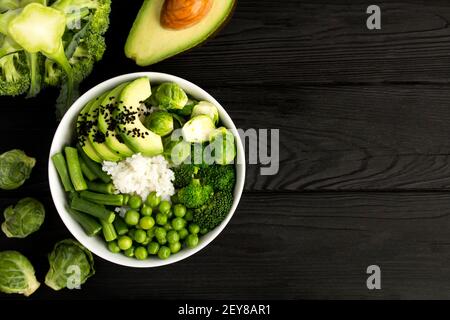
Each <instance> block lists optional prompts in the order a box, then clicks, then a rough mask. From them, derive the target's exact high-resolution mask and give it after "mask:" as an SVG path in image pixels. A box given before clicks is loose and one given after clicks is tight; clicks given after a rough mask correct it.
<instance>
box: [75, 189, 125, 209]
mask: <svg viewBox="0 0 450 320" xmlns="http://www.w3.org/2000/svg"><path fill="white" fill-rule="evenodd" d="M80 196H81V198H83V199H86V200H89V201H92V202H95V203H98V204H104V205H107V206H123V195H121V194H104V193H95V192H91V191H81V192H80Z"/></svg>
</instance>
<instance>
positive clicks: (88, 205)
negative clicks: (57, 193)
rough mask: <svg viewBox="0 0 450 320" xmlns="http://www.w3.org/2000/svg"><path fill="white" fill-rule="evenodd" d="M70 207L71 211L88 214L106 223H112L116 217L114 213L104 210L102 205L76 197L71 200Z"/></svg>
mask: <svg viewBox="0 0 450 320" xmlns="http://www.w3.org/2000/svg"><path fill="white" fill-rule="evenodd" d="M70 207H71V208H72V209H75V210H78V211H81V212H84V213H87V214H90V215H91V216H94V217H96V218H99V219H101V220H104V221H106V222H108V223H112V222H113V221H114V219H115V217H116V215H115V214H114V212H112V211H110V210H108V209H106V208H105V207H104V206H103V205H100V204H97V203H93V202H90V201H87V200H85V199H81V198H80V197H78V196H75V197H73V198H72V202H71V204H70Z"/></svg>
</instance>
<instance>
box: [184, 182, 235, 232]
mask: <svg viewBox="0 0 450 320" xmlns="http://www.w3.org/2000/svg"><path fill="white" fill-rule="evenodd" d="M232 205H233V195H232V194H231V192H227V191H219V192H217V193H215V194H214V195H213V196H212V197H211V199H210V200H209V201H208V202H207V203H206V204H205V205H203V206H201V207H200V208H198V209H196V210H194V217H193V221H194V223H196V224H198V225H199V226H200V228H201V229H207V230H208V231H209V230H212V229H214V228H215V227H217V226H218V225H219V224H220V223H221V222H222V221H223V220H224V219H225V217H226V216H227V214H228V213H229V212H230V210H231V207H232Z"/></svg>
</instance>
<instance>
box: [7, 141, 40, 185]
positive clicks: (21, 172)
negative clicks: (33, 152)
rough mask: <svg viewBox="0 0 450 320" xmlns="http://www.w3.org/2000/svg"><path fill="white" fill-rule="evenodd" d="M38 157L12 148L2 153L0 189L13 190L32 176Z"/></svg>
mask: <svg viewBox="0 0 450 320" xmlns="http://www.w3.org/2000/svg"><path fill="white" fill-rule="evenodd" d="M35 164H36V159H34V158H31V157H28V156H27V155H26V154H25V152H23V151H22V150H17V149H14V150H10V151H7V152H5V153H3V154H1V155H0V189H4V190H13V189H17V188H18V187H20V186H21V185H22V184H23V183H24V182H25V180H27V179H28V178H29V177H30V174H31V171H32V169H33V167H34V165H35Z"/></svg>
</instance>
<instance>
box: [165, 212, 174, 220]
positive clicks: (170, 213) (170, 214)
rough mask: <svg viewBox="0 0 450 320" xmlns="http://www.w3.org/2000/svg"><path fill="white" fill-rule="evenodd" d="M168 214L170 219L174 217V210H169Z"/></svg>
mask: <svg viewBox="0 0 450 320" xmlns="http://www.w3.org/2000/svg"><path fill="white" fill-rule="evenodd" d="M166 215H167V218H169V219H170V218H172V217H173V211H172V210H169V212H167V213H166Z"/></svg>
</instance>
